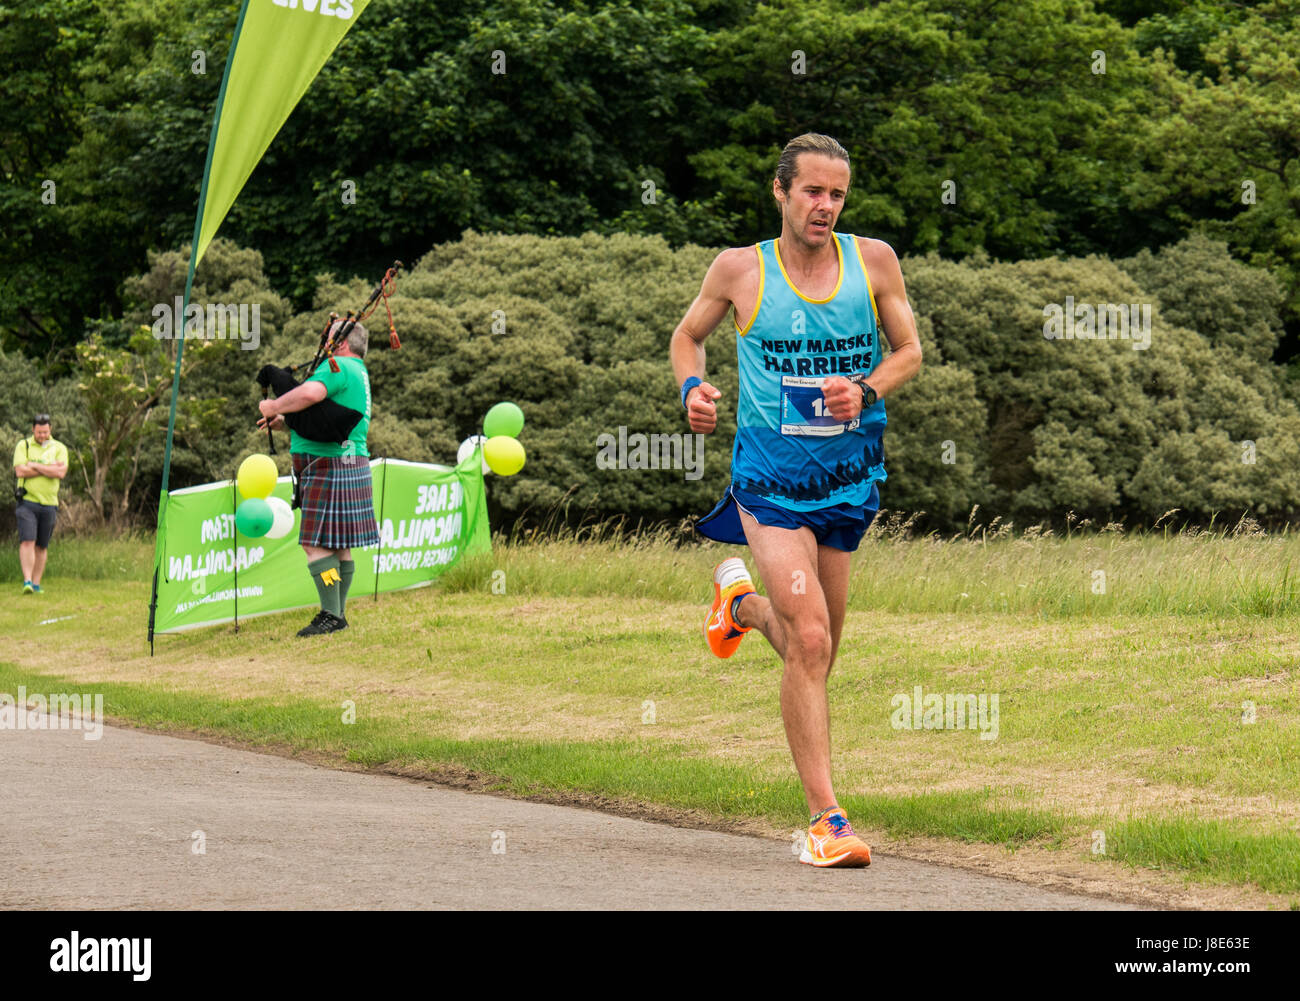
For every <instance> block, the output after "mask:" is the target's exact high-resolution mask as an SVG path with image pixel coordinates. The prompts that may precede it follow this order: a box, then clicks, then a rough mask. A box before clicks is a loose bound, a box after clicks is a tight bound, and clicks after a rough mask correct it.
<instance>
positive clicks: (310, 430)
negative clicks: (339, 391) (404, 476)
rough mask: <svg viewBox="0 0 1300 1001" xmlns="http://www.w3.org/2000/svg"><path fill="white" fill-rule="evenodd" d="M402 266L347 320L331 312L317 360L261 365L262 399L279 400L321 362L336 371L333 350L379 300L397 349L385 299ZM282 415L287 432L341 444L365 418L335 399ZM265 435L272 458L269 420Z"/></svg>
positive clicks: (390, 341)
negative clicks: (299, 375)
mask: <svg viewBox="0 0 1300 1001" xmlns="http://www.w3.org/2000/svg"><path fill="white" fill-rule="evenodd" d="M401 267H402V262H401V261H394V262H393V266H392V267H391V268H389V269H388V270H387V271H385V272H384V277H383V278H382V279H380V281H379V285H378V286H377V287H376V288H375V290H374V291H373V292H371V293H370V298H369V299H367V300H366V304H365V305H364V306H362V307H361V309H359V310H358V311H357V312H356V313H355V314H354V313H353V312H352V311H351V310H349V311H348V314H347V317H346V318H344V319H342V320H340V319H339V315H338V314H337V313H330V315H329V319H328V320H327V321H326V322H325V329H324V330H323V331H322V332H321V335H320V345H319V347H317V349H316V357H314V358H313V359H312V360H311V361H310V362H309V363H307V364H305V365H290V366H288V367H286V368H280V367H278V366H276V365H264V366H262V369H261V371H260V372H258V373H257V383H258V385H260V386H261V387H262V398H263V399H265V398H266V395H267V393H268V391H269V392H274V393H275V395H276V396H277V397H279V396H283V395H284V394H285V393H288V392H290V391H291V390H293V389H296V388H297V387H298V386H300V385H301V383H300V382H299V381H298V379H297V378H295V375H294V373H296V372H305V375H304V378H310V377H311V375H312V373H314V372H315V371H316V369H317V368H318V367H319V366H320V364H321V362H322V361H328V362H329V366H330V371H331V372H337V371H338V370H339V363H338V361H337V360H336V359H335V358H334V351H335V350H336V349H337V348H338V346H339V345H340V344H342V343H344V342H345V341H346V340H347V338H348V335H349V334H351V333H352V328H353V327H355V326H356V325H357V324H358V323H360V322H361V321H363V320H365V319H366V318H367V317H369V316H370V314H371V313H372V312H374V309H375V306H376V304H377V303H378V301H379V299H380V298H381V297H382V298H383V300H384V308H385V310H387V312H388V346H389V347H390V348H391V349H393V350H397V349H398V348H400V347H401V346H402V342H401V341H399V340H398V338H397V328H396V327H395V326H394V325H393V311H392V308H391V307H390V306H389V305H388V297H389V296H391V295H392V294H393V290H394V288H395V282H396V276H397V271H398V269H399V268H401ZM282 416H283V418H284V423H285V425H286V426H287V427H288V428H289V430H290V431H293V432H295V433H297V434H298V435H299V436H301V437H303V438H307V439H309V440H310V441H318V442H322V443H328V444H335V445H341V444H342V443H343V442H345V441H347V440H348V435H350V434H351V433H352V430H353V428H355V427H356V426H357V423H358V422H359V421H360V420H361V418H362V416H364V415H363V414H362V413H361V412H360V411H359V410H353V409H352V408H351V407H345V406H343V405H342V404H340V403H336V402H335V401H334V400H331V399H328V398H326V399H324V400H321V401H320V402H319V403H313V404H312V405H311V406H309V407H305V408H304V409H302V410H299V411H296V412H295V413H291V414H283V415H282ZM266 436H267V439H268V441H269V443H270V449H269V450H270V453H271V454H272V455H275V454H276V453H275V439H274V438H273V437H272V435H271V426H270V422H269V421H268V422H267V427H266Z"/></svg>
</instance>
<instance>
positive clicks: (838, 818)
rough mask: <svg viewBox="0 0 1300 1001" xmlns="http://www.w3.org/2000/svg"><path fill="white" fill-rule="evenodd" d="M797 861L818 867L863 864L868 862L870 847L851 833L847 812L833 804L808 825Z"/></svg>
mask: <svg viewBox="0 0 1300 1001" xmlns="http://www.w3.org/2000/svg"><path fill="white" fill-rule="evenodd" d="M799 861H800V862H805V863H807V864H808V865H815V866H819V867H822V868H829V867H831V866H836V867H839V868H843V869H849V868H863V867H865V866H869V865H871V848H870V847H869V846H868V845H867V843H866V842H865V841H863V840H862V839H861V838H860V837H858V836H857V835H856V834H854V833H853V828H852V827H850V826H849V818H848V815H847V814H845V812H844V811H843V810H842V809H840V808H839V807H838V806H836V807H832V808H831V809H830V810H827V811H825V812H824V813H822V814H820V815H819V816H818V818H817V821H816V823H814V824H813V825H812V826H811V827H809V828H808V833H807V834H806V835H805V836H804V846H803V851H802V852H800V853H799Z"/></svg>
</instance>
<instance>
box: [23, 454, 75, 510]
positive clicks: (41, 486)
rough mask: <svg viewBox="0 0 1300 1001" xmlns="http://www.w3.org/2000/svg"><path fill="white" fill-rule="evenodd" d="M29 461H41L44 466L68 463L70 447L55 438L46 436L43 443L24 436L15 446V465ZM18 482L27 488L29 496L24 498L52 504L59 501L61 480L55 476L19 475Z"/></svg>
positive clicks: (37, 502)
mask: <svg viewBox="0 0 1300 1001" xmlns="http://www.w3.org/2000/svg"><path fill="white" fill-rule="evenodd" d="M29 462H39V463H40V464H41V465H43V466H52V465H54V464H55V463H56V462H62V463H64V464H65V465H66V464H67V462H68V447H67V446H66V445H64V444H63V442H61V441H55V440H54V439H53V438H46V439H45V443H44V444H43V445H42V444H37V442H36V439H35V438H24V439H23V440H22V441H20V442H19V443H18V444H17V445H16V446H15V447H14V466H15V467H17V466H22V465H26V464H27V463H29ZM18 483H19V484H20V485H22V486H24V487H26V488H27V496H26V497H24V498H23V500H29V501H32V502H33V503H35V504H49V505H51V506H55V505H57V504H58V503H59V481H58V480H57V479H55V478H54V477H53V476H28V477H26V478H25V479H24V478H22V477H19V479H18Z"/></svg>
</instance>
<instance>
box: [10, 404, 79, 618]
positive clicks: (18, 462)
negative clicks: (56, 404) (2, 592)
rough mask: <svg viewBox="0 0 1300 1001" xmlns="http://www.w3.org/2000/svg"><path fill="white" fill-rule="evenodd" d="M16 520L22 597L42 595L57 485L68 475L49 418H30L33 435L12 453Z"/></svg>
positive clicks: (64, 456)
mask: <svg viewBox="0 0 1300 1001" xmlns="http://www.w3.org/2000/svg"><path fill="white" fill-rule="evenodd" d="M14 475H15V476H17V477H18V488H17V490H15V500H16V501H17V506H16V508H15V509H14V514H15V516H16V517H17V519H18V540H19V541H18V563H19V565H20V566H21V567H22V571H23V594H41V593H42V592H41V577H42V576H43V575H44V574H45V558H46V556H48V555H49V548H50V536H51V535H52V534H53V532H54V522H55V519H56V518H57V517H58V515H59V481H60V480H61V479H63V478H64V477H65V476H67V475H68V449H67V446H66V445H64V444H63V442H61V441H55V440H54V438H53V437H51V435H50V415H49V414H37V415H36V416H35V417H33V418H32V433H31V436H30V437H28V438H24V439H23V440H22V441H20V442H19V443H18V447H17V448H15V449H14Z"/></svg>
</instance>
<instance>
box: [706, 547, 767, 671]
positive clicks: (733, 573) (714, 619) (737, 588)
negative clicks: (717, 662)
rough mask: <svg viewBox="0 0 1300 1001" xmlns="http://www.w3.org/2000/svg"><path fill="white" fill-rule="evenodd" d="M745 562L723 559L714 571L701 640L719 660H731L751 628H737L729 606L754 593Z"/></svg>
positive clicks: (734, 558)
mask: <svg viewBox="0 0 1300 1001" xmlns="http://www.w3.org/2000/svg"><path fill="white" fill-rule="evenodd" d="M754 593H755V592H754V582H753V581H752V580H750V578H749V571H748V570H747V569H746V568H745V561H744V560H742V559H741V558H740V557H739V556H733V557H732V558H731V559H729V560H723V561H722V562H721V563H719V564H718V565H717V566H716V567H714V568H713V607H712V608H710V609H709V617H708V618H707V619H705V620H704V638H705V639H706V640H708V643H709V649H710V650H712V651H713V652H714V654H716V655H717V656H719V657H730V656H731V655H732V654H733V653H735V652H736V647H738V646H740V641H741V640H743V639H744V638H745V633H747V632H749V631H750V630H751V629H753V628H754V627H753V626H739V625H737V624H736V620H735V619H733V618H732V617H731V603H732V602H733V601H735V600H736V598H737V597H738V596H739V595H742V594H754Z"/></svg>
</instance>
